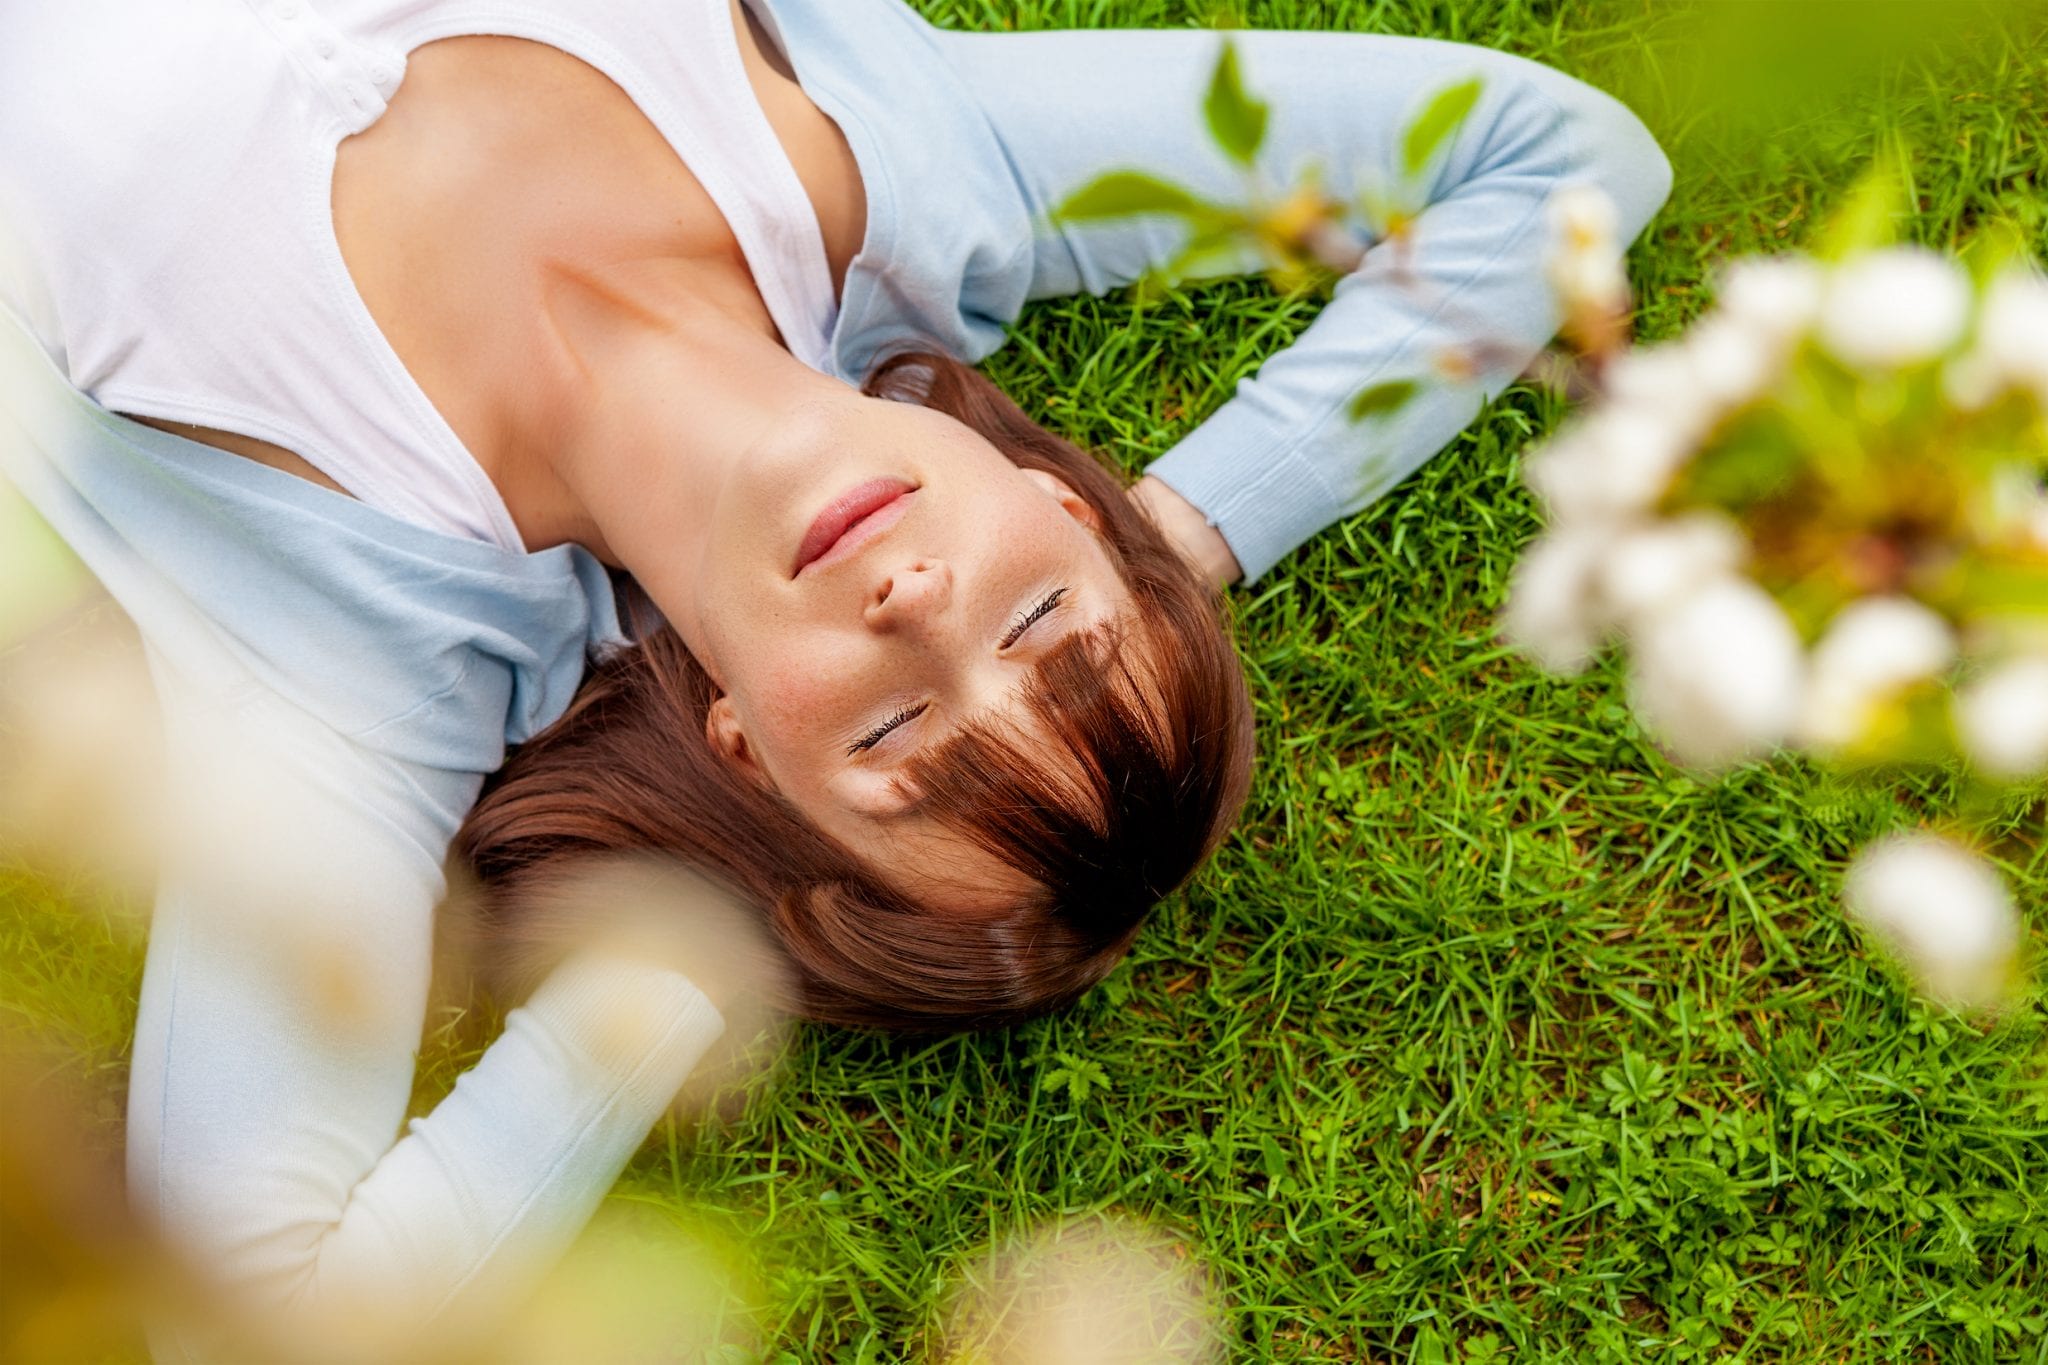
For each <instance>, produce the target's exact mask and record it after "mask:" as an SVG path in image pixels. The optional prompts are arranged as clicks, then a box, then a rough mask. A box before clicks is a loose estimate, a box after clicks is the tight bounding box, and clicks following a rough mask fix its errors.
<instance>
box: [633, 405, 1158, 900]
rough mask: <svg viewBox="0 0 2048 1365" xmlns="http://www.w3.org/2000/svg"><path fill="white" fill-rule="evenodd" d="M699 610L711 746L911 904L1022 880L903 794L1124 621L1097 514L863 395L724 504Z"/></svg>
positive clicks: (689, 588) (935, 421)
mask: <svg viewBox="0 0 2048 1365" xmlns="http://www.w3.org/2000/svg"><path fill="white" fill-rule="evenodd" d="M715 513H716V515H715V516H714V517H713V518H712V522H711V530H710V532H709V537H708V540H709V543H708V545H707V547H706V552H705V554H704V556H703V559H702V561H701V563H700V564H699V565H698V567H697V572H696V573H695V575H694V578H693V580H692V581H691V582H689V583H688V584H686V585H684V586H683V587H682V588H681V591H682V592H683V593H686V594H687V595H688V601H687V603H664V604H663V605H664V607H665V608H666V609H668V611H669V614H670V616H671V619H672V620H673V621H674V623H675V625H676V627H677V629H678V630H680V631H681V632H682V634H683V639H684V641H685V643H687V644H688V645H689V647H690V650H691V652H692V653H693V654H695V655H696V657H697V659H698V661H699V662H700V663H702V664H703V666H704V667H705V669H706V670H707V671H708V672H709V673H710V675H711V677H712V679H713V680H714V681H715V682H716V683H717V685H718V687H719V689H720V691H721V692H722V693H723V695H722V696H721V697H720V698H719V699H718V701H717V702H716V703H715V704H714V705H713V707H712V710H711V715H710V719H709V724H708V727H707V728H708V731H709V738H710V740H711V743H712V745H713V746H714V748H715V749H717V750H718V751H719V752H720V753H721V754H723V755H724V756H725V757H726V758H727V759H728V760H729V761H731V762H734V763H735V764H738V765H740V766H742V767H743V768H744V769H746V770H747V771H748V772H749V773H750V774H751V775H753V776H754V777H756V778H757V779H758V780H761V781H763V782H766V783H769V784H771V785H772V786H773V787H774V788H775V789H776V790H777V791H779V792H780V793H782V795H783V796H784V797H785V798H786V799H788V800H789V801H790V802H792V803H793V804H794V805H795V806H796V807H797V808H798V809H799V810H801V811H802V812H803V813H804V814H805V816H807V817H808V818H809V819H810V820H811V821H812V822H813V823H815V824H816V825H817V826H818V827H819V828H821V829H822V830H824V831H825V832H826V833H827V834H829V835H832V836H833V837H835V838H837V839H838V840H840V842H842V843H844V844H845V845H846V846H847V847H849V848H851V849H854V850H855V851H856V852H858V853H860V854H862V855H863V856H864V857H866V858H867V859H868V861H870V862H871V863H872V864H873V865H875V866H876V867H877V868H878V869H879V870H881V871H882V872H883V874H884V875H885V876H888V877H890V878H891V879H892V880H895V881H897V882H898V884H899V886H901V888H902V889H903V890H905V891H906V892H908V893H910V894H912V895H914V896H920V897H923V898H930V899H934V900H937V901H939V902H940V903H942V904H947V905H949V906H958V907H959V908H962V909H972V908H974V907H975V906H977V905H979V904H983V903H988V904H994V903H998V902H1000V901H1001V900H1002V899H1004V898H1005V896H1006V895H1007V894H1010V893H1014V891H1015V890H1016V889H1017V888H1018V886H1019V884H1020V878H1019V876H1018V875H1017V874H1015V873H1013V872H1011V871H1009V870H1008V869H1006V868H1000V867H998V866H997V865H995V864H994V863H993V861H992V860H990V859H988V858H987V857H986V856H985V855H982V854H979V853H975V852H970V851H968V850H966V849H965V848H963V847H962V844H961V841H960V839H959V837H958V836H957V835H954V834H951V833H948V832H946V831H943V830H941V829H940V828H939V827H937V826H936V824H934V823H932V822H931V821H930V820H929V819H928V818H927V817H923V816H916V815H913V814H911V813H910V812H909V811H907V809H906V803H905V801H904V798H903V796H902V795H901V794H900V792H899V791H898V790H897V783H896V778H897V777H898V775H899V774H900V773H901V772H902V771H903V767H904V764H905V761H906V760H907V759H908V758H909V757H910V756H911V755H913V754H916V753H918V752H919V751H921V750H924V749H927V748H929V747H930V746H933V745H936V744H938V743H939V742H941V741H943V740H944V739H946V738H947V737H948V736H949V735H951V734H953V733H954V732H955V731H956V730H957V729H958V727H959V726H960V725H961V724H962V723H963V721H965V720H967V719H968V718H970V717H973V718H981V717H989V716H997V717H1000V716H1003V715H1005V714H1011V715H1014V716H1016V717H1017V719H1018V720H1019V721H1020V722H1021V721H1022V720H1023V718H1024V715H1025V712H1024V709H1023V706H1022V703H1021V698H1020V692H1021V685H1022V684H1023V682H1024V680H1025V678H1026V675H1027V673H1028V672H1029V670H1030V669H1031V667H1032V665H1033V664H1034V663H1035V662H1036V661H1037V660H1038V659H1040V658H1041V657H1043V655H1044V654H1045V653H1046V652H1047V651H1048V650H1050V649H1051V648H1052V647H1053V646H1054V645H1056V644H1058V643H1059V642H1060V641H1061V640H1063V639H1064V638H1066V636H1067V635H1069V634H1070V633H1071V632H1073V631H1076V630H1081V629H1085V628H1087V627H1090V626H1093V625H1097V624H1100V623H1102V622H1105V621H1107V620H1109V619H1110V618H1112V617H1115V616H1118V615H1120V614H1122V613H1124V612H1126V611H1127V610H1128V609H1129V607H1130V601H1131V599H1130V592H1129V590H1128V589H1127V588H1126V587H1125V586H1124V584H1123V581H1122V579H1121V578H1120V577H1119V575H1118V574H1117V571H1116V569H1115V567H1114V565H1113V564H1112V563H1111V562H1110V559H1109V555H1108V553H1107V551H1106V550H1105V548H1104V546H1103V543H1102V541H1101V540H1100V539H1099V537H1098V536H1097V535H1096V533H1095V529H1094V528H1095V526H1096V523H1097V517H1096V514H1095V512H1094V509H1092V508H1091V507H1090V506H1089V505H1088V504H1087V503H1086V502H1085V501H1083V500H1082V498H1081V497H1080V496H1079V495H1078V494H1077V493H1075V492H1074V491H1073V490H1072V489H1071V488H1069V487H1068V486H1067V485H1066V484H1065V483H1064V482H1062V481H1061V480H1059V479H1058V478H1056V477H1054V476H1052V475H1050V474H1045V473H1042V472H1039V471H1027V470H1020V469H1018V468H1017V467H1016V466H1015V465H1013V464H1011V463H1010V462H1009V460H1007V459H1006V458H1004V456H1003V455H1002V454H1001V453H1000V452H999V451H998V450H997V449H996V448H995V447H994V446H993V445H991V444H990V443H989V442H987V441H986V440H984V439H983V438H982V437H981V436H979V435H978V434H976V433H975V432H974V431H973V430H971V429H970V428H968V427H966V426H964V425H963V424H961V423H960V422H957V421H955V420H954V419H952V418H950V417H947V416H945V415H943V414H941V413H937V412H934V411H931V410H929V409H926V408H921V407H917V406H914V405H911V404H907V403H898V402H892V401H888V400H884V399H876V398H869V397H866V396H864V395H859V394H857V393H854V392H853V391H851V390H849V391H848V393H847V395H846V396H845V397H844V398H843V399H842V398H838V397H833V398H827V399H821V400H818V401H815V402H810V403H806V404H805V405H804V406H802V407H801V408H798V409H795V410H793V411H792V412H791V413H790V414H789V415H788V417H787V419H786V420H784V421H782V422H781V423H780V424H779V426H778V427H777V428H776V430H775V431H774V432H773V433H772V434H771V435H770V436H769V437H768V438H767V439H765V440H764V441H762V442H761V443H760V444H758V445H757V446H756V447H755V448H754V449H753V450H751V451H750V452H749V453H748V456H747V458H745V459H744V460H741V461H739V462H737V464H736V465H735V466H733V468H732V471H731V473H730V474H729V475H728V476H727V478H726V481H725V484H724V486H723V487H722V488H720V489H719V490H718V492H717V502H716V504H715Z"/></svg>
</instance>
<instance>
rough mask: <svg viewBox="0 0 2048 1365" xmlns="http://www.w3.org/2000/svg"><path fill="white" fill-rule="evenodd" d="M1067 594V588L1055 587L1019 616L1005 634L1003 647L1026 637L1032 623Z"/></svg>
mask: <svg viewBox="0 0 2048 1365" xmlns="http://www.w3.org/2000/svg"><path fill="white" fill-rule="evenodd" d="M1066 595H1067V590H1066V589H1065V588H1054V589H1053V590H1052V591H1051V592H1049V593H1047V594H1046V595H1045V599H1044V600H1043V601H1041V602H1040V603H1039V604H1038V605H1037V606H1035V607H1033V608H1032V609H1031V610H1030V611H1027V612H1025V613H1024V614H1023V615H1022V616H1019V617H1018V618H1017V620H1016V623H1015V624H1014V625H1012V626H1011V627H1010V631H1009V634H1007V635H1005V636H1003V644H1002V647H1003V648H1004V649H1008V648H1009V647H1010V646H1011V645H1014V644H1016V643H1017V641H1019V640H1020V639H1022V638H1023V637H1024V632H1025V631H1027V630H1029V629H1031V627H1032V625H1033V624H1034V623H1036V622H1037V621H1038V620H1039V618H1041V617H1043V616H1044V615H1045V614H1046V613H1047V612H1049V611H1051V610H1052V609H1053V608H1054V607H1057V606H1058V605H1059V604H1060V599H1061V598H1063V597H1065V596H1066Z"/></svg>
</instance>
